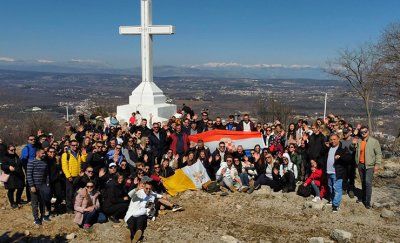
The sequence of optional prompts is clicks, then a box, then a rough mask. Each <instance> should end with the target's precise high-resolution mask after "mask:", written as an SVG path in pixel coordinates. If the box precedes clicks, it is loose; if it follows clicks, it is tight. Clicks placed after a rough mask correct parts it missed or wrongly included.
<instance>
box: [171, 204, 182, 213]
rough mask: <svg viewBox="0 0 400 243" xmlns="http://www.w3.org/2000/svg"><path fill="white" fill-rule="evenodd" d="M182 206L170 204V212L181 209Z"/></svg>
mask: <svg viewBox="0 0 400 243" xmlns="http://www.w3.org/2000/svg"><path fill="white" fill-rule="evenodd" d="M182 209H183V208H182V207H181V206H179V205H178V204H175V205H174V206H172V212H176V211H181V210H182Z"/></svg>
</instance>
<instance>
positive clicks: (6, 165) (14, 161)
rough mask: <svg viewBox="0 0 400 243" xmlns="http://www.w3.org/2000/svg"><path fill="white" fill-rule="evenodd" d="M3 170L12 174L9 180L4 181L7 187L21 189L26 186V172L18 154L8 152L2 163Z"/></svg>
mask: <svg viewBox="0 0 400 243" xmlns="http://www.w3.org/2000/svg"><path fill="white" fill-rule="evenodd" d="M10 166H12V167H14V171H10ZM1 170H2V171H4V173H6V174H8V175H10V177H9V178H8V181H7V182H6V183H4V187H5V188H6V189H11V190H13V189H19V188H24V187H25V174H24V171H23V169H22V161H21V160H20V159H19V157H18V155H11V154H6V155H5V156H4V158H3V161H2V163H1Z"/></svg>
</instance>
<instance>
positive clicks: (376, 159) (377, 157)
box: [356, 136, 382, 169]
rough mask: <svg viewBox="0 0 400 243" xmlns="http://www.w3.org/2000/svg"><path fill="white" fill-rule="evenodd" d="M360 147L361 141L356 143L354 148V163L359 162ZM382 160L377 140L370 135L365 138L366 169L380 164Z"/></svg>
mask: <svg viewBox="0 0 400 243" xmlns="http://www.w3.org/2000/svg"><path fill="white" fill-rule="evenodd" d="M360 148H361V141H359V142H358V144H357V150H356V163H357V164H359V163H360ZM381 162H382V151H381V145H380V144H379V141H378V140H377V139H375V138H373V137H371V136H369V137H368V139H367V145H366V146H365V166H366V168H367V169H369V168H372V167H374V166H375V165H380V164H381Z"/></svg>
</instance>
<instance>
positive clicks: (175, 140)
mask: <svg viewBox="0 0 400 243" xmlns="http://www.w3.org/2000/svg"><path fill="white" fill-rule="evenodd" d="M181 134H182V138H183V152H185V153H186V152H187V151H188V149H189V144H190V141H189V136H188V135H187V134H186V133H183V132H181ZM170 139H171V140H172V142H171V145H170V147H169V148H170V149H172V152H173V153H174V154H176V145H177V144H178V136H177V135H176V133H173V134H171V135H170Z"/></svg>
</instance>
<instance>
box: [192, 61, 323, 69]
mask: <svg viewBox="0 0 400 243" xmlns="http://www.w3.org/2000/svg"><path fill="white" fill-rule="evenodd" d="M185 67H190V68H225V67H239V68H291V69H302V68H313V67H316V66H311V65H306V64H292V65H284V64H278V63H277V64H264V63H260V64H241V63H236V62H209V63H204V64H196V65H191V66H185Z"/></svg>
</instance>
